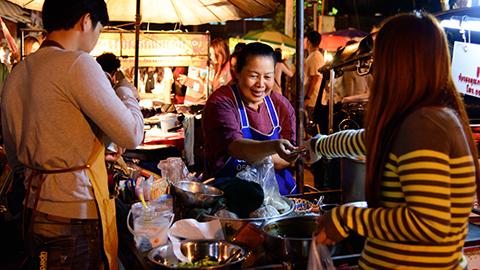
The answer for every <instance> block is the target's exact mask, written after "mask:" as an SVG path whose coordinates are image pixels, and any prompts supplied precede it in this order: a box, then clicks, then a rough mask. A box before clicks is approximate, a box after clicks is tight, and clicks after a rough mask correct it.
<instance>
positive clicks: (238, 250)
mask: <svg viewBox="0 0 480 270" xmlns="http://www.w3.org/2000/svg"><path fill="white" fill-rule="evenodd" d="M240 252H242V250H241V249H236V250H235V251H234V252H232V254H230V256H228V258H226V259H225V260H223V261H220V263H219V264H220V265H223V264H227V263H229V262H231V261H232V260H233V259H234V258H236V257H237V255H238V254H240Z"/></svg>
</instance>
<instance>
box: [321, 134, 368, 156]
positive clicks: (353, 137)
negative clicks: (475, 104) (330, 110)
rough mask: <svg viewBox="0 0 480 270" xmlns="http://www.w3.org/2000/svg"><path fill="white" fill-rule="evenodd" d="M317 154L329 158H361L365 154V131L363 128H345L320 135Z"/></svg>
mask: <svg viewBox="0 0 480 270" xmlns="http://www.w3.org/2000/svg"><path fill="white" fill-rule="evenodd" d="M315 151H316V153H317V155H320V156H324V157H327V158H339V157H348V158H359V157H363V156H365V133H364V130H363V129H359V130H344V131H340V132H337V133H334V134H332V135H329V136H322V137H320V138H319V139H318V140H317V142H316V145H315Z"/></svg>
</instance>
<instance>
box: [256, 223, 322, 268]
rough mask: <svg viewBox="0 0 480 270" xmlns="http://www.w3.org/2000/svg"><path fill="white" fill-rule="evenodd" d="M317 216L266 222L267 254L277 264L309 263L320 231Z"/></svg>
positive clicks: (264, 227) (263, 226) (262, 228)
mask: <svg viewBox="0 0 480 270" xmlns="http://www.w3.org/2000/svg"><path fill="white" fill-rule="evenodd" d="M317 217H318V216H316V215H305V216H292V217H280V218H275V219H272V220H269V221H267V222H265V223H264V224H263V225H262V227H261V230H262V232H263V234H264V237H265V241H264V245H265V252H266V253H267V256H269V257H270V258H272V259H273V260H274V261H276V262H284V261H288V262H291V263H299V262H307V261H308V255H309V252H310V245H311V243H312V240H313V236H314V235H316V234H317V233H318V231H319V227H318V225H317Z"/></svg>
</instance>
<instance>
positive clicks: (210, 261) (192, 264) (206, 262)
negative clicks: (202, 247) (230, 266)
mask: <svg viewBox="0 0 480 270" xmlns="http://www.w3.org/2000/svg"><path fill="white" fill-rule="evenodd" d="M216 265H219V263H218V262H217V261H216V260H215V259H211V258H209V257H208V256H206V257H205V258H203V259H200V260H198V261H196V262H180V263H178V264H177V265H172V266H175V267H181V268H195V267H206V266H216Z"/></svg>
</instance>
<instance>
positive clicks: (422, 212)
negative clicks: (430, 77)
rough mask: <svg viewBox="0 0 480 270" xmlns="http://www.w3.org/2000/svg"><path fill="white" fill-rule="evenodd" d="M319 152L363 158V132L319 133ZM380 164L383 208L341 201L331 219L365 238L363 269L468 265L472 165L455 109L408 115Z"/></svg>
mask: <svg viewBox="0 0 480 270" xmlns="http://www.w3.org/2000/svg"><path fill="white" fill-rule="evenodd" d="M315 149H316V151H317V153H318V154H321V155H323V156H326V157H329V158H333V157H345V156H347V157H358V156H362V155H364V154H365V136H364V131H363V130H346V131H342V132H338V133H335V134H333V135H330V136H327V137H323V138H320V139H319V140H318V141H317V142H316V146H315ZM367 158H368V154H367ZM379 169H383V172H384V173H383V179H382V183H381V185H382V186H381V207H379V208H357V207H353V206H340V207H337V208H335V209H334V210H333V211H332V213H331V219H329V220H331V221H332V222H331V224H330V225H333V228H335V229H336V231H337V232H338V233H339V234H340V235H341V236H342V237H346V236H347V235H348V234H349V232H350V231H355V232H357V233H358V234H360V235H362V236H365V237H366V238H367V241H366V243H365V247H364V250H363V252H362V256H361V258H360V261H359V267H360V268H361V269H466V260H465V258H464V256H463V255H462V247H463V244H464V240H465V237H466V235H467V228H468V216H469V213H470V211H471V207H472V203H473V197H474V194H475V167H474V164H473V158H472V156H471V152H470V149H469V146H468V142H467V140H466V136H465V133H464V131H463V128H462V126H461V124H460V121H459V119H458V116H457V115H456V114H455V112H453V111H452V110H450V109H446V108H440V107H426V108H421V109H418V110H417V111H415V112H413V113H412V114H410V115H409V116H408V117H407V118H406V119H405V121H404V122H403V123H402V124H401V127H400V131H399V133H398V135H397V136H396V138H395V139H394V142H393V144H392V146H391V151H390V153H389V157H388V160H387V162H386V164H385V167H384V168H379ZM367 188H368V187H367ZM334 231H335V230H334Z"/></svg>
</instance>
